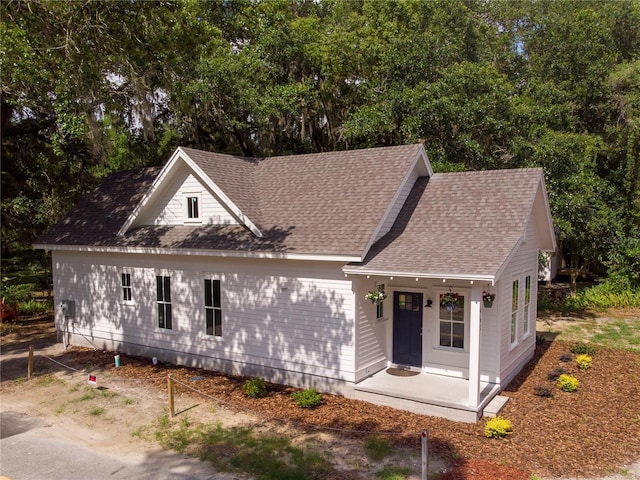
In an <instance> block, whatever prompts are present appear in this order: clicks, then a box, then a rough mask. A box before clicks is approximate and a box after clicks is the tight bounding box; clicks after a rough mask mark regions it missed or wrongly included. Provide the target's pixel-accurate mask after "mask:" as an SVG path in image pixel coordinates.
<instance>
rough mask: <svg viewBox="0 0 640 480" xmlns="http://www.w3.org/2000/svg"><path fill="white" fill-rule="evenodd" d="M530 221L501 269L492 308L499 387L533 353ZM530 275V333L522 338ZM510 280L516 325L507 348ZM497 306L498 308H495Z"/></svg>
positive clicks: (534, 261) (534, 260) (534, 253)
mask: <svg viewBox="0 0 640 480" xmlns="http://www.w3.org/2000/svg"><path fill="white" fill-rule="evenodd" d="M535 227H536V226H535V223H534V221H533V219H529V222H528V223H527V228H526V239H525V241H524V242H523V243H521V245H520V247H519V248H518V250H517V252H516V253H515V255H514V256H513V257H512V259H511V262H510V263H509V265H508V267H507V268H506V269H505V272H504V273H503V275H502V277H501V280H500V282H499V283H498V285H497V287H498V288H499V290H498V291H497V294H496V302H494V308H495V307H496V306H499V308H500V318H501V320H502V322H501V329H500V370H501V373H500V384H501V385H502V387H503V388H504V387H506V386H507V382H509V381H510V380H511V379H512V378H513V376H514V375H515V374H516V373H517V372H518V371H519V370H520V369H521V368H522V367H523V366H524V364H525V363H526V362H527V361H528V359H529V358H531V356H532V355H533V353H534V351H535V340H536V335H535V319H536V315H537V309H536V305H537V301H538V283H537V272H538V248H537V245H538V238H537V231H536V228H535ZM527 275H531V302H530V309H531V312H530V315H531V323H532V326H531V333H530V334H529V335H527V336H525V334H524V332H523V311H524V308H523V307H524V290H525V288H524V286H525V277H526V276H527ZM514 280H519V291H518V296H519V299H518V307H519V311H518V321H517V333H516V344H515V345H512V344H511V289H512V284H513V281H514ZM496 304H498V305H496Z"/></svg>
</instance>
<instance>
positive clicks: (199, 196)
mask: <svg viewBox="0 0 640 480" xmlns="http://www.w3.org/2000/svg"><path fill="white" fill-rule="evenodd" d="M192 197H195V198H196V199H197V200H196V202H197V203H198V216H197V217H195V218H189V205H188V203H187V202H188V199H189V198H192ZM182 198H183V202H184V203H183V206H182V207H183V208H182V212H183V215H184V224H185V225H193V224H201V223H202V192H199V191H198V192H189V191H186V192H182Z"/></svg>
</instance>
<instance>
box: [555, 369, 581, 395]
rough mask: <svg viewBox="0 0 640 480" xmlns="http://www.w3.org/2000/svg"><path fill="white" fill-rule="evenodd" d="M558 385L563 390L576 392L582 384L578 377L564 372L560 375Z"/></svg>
mask: <svg viewBox="0 0 640 480" xmlns="http://www.w3.org/2000/svg"><path fill="white" fill-rule="evenodd" d="M557 385H558V387H559V388H560V390H562V391H563V392H569V393H571V392H575V391H576V390H577V389H578V387H579V386H580V382H579V381H578V379H577V378H576V377H573V376H571V375H568V374H566V373H563V374H562V375H560V376H559V377H558V381H557Z"/></svg>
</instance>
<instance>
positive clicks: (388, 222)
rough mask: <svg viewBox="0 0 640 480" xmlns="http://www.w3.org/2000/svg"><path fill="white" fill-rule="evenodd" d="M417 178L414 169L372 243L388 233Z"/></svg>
mask: <svg viewBox="0 0 640 480" xmlns="http://www.w3.org/2000/svg"><path fill="white" fill-rule="evenodd" d="M418 176H419V173H418V169H417V168H414V169H413V171H412V172H411V175H410V177H409V179H408V180H407V183H406V184H405V185H404V187H403V189H402V190H401V192H400V195H398V199H397V200H396V202H395V203H394V204H393V206H392V207H391V210H390V211H389V215H388V216H387V218H386V219H385V221H384V223H383V224H382V228H381V229H380V231H379V232H378V234H377V235H376V239H375V240H374V243H375V242H377V241H378V240H380V239H381V238H382V237H384V236H385V235H386V234H387V233H389V230H391V227H392V226H393V222H395V221H396V218H397V217H398V214H399V213H400V210H401V209H402V206H403V205H404V202H405V201H406V200H407V197H408V196H409V193H411V189H412V188H413V185H414V184H415V183H416V180H417V179H418Z"/></svg>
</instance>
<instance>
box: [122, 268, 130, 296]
mask: <svg viewBox="0 0 640 480" xmlns="http://www.w3.org/2000/svg"><path fill="white" fill-rule="evenodd" d="M120 284H121V286H122V300H124V301H125V302H130V301H131V274H130V273H123V274H122V275H120Z"/></svg>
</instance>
